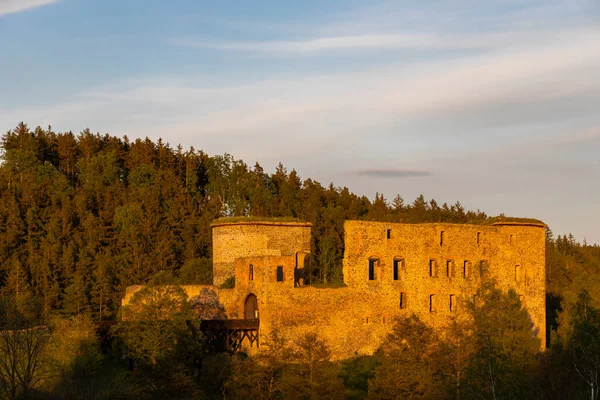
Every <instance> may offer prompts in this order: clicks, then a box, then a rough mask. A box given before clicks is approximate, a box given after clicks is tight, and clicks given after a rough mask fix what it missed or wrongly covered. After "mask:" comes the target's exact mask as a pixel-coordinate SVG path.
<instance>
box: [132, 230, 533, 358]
mask: <svg viewBox="0 0 600 400" xmlns="http://www.w3.org/2000/svg"><path fill="white" fill-rule="evenodd" d="M544 228H545V225H543V224H541V223H517V222H498V223H495V224H493V225H458V224H392V223H383V222H366V221H346V223H345V224H344V232H345V234H344V241H345V255H344V261H343V273H344V283H345V284H346V286H345V287H340V288H315V287H311V286H303V285H301V283H302V280H301V279H299V276H301V274H299V271H301V270H302V268H303V260H304V256H305V254H306V253H308V251H309V249H310V225H309V224H305V223H280V222H277V223H276V222H241V223H240V222H238V223H217V224H215V225H214V226H213V254H214V265H213V268H214V276H215V285H217V284H218V282H223V281H224V280H225V279H226V278H227V277H228V276H231V275H235V287H234V288H232V289H218V288H216V287H211V288H212V289H213V290H215V291H216V292H217V293H218V296H219V299H220V301H221V302H222V303H223V305H224V306H225V310H226V312H227V315H228V317H229V318H234V319H235V318H244V317H245V302H246V299H247V298H248V296H249V295H251V294H252V295H254V296H256V299H257V301H258V316H259V318H260V337H261V341H264V340H265V339H266V338H267V337H268V335H269V333H270V332H272V331H273V330H274V329H277V330H278V331H280V333H281V334H283V335H285V336H286V337H287V338H289V339H292V340H293V339H294V338H295V337H297V336H298V335H301V334H302V333H304V332H317V333H318V335H319V336H320V337H321V338H322V339H323V340H325V341H326V342H327V344H328V345H329V346H330V347H331V349H332V354H333V355H334V357H335V358H345V357H351V356H353V355H355V354H372V353H373V352H374V351H375V350H376V349H377V347H378V346H379V344H380V343H381V341H382V339H383V338H384V337H385V335H386V334H387V333H389V331H390V329H391V326H392V323H393V318H394V317H396V316H398V315H402V314H406V315H408V314H410V313H413V312H414V313H416V314H417V315H419V316H420V317H421V318H422V319H423V320H425V321H428V322H429V323H431V324H433V325H434V326H444V325H445V324H446V323H447V322H448V321H449V317H451V316H453V315H460V312H461V301H462V300H464V299H467V298H468V297H470V296H472V295H473V293H474V292H475V290H476V289H477V287H478V285H479V282H480V271H481V270H482V268H483V270H485V271H487V272H486V273H487V274H489V275H490V276H493V277H494V278H496V280H497V282H498V283H499V285H500V286H501V287H502V288H503V289H508V288H513V289H514V290H515V291H516V292H517V293H518V294H519V295H521V296H522V300H523V303H524V304H525V306H526V307H527V309H528V311H529V314H530V316H531V319H532V321H533V323H534V325H535V328H536V329H537V330H538V336H539V337H540V339H541V340H542V347H545V336H544V335H545V329H544V327H545V231H544ZM278 271H279V272H278ZM201 288H202V286H198V285H190V286H184V289H185V290H186V292H187V293H188V295H189V296H190V297H191V296H193V295H194V294H196V293H198V292H199V291H200V290H201ZM135 290H137V289H135V288H130V289H128V292H127V296H126V298H125V299H124V300H123V304H124V305H125V304H127V303H128V301H129V298H130V297H131V295H132V293H133V292H134V291H135ZM252 350H253V351H256V350H255V349H252Z"/></svg>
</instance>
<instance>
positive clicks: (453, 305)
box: [450, 294, 456, 312]
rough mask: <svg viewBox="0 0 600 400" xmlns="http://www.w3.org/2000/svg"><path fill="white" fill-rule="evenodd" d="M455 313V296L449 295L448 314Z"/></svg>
mask: <svg viewBox="0 0 600 400" xmlns="http://www.w3.org/2000/svg"><path fill="white" fill-rule="evenodd" d="M454 311H456V296H455V295H453V294H451V295H450V312H454Z"/></svg>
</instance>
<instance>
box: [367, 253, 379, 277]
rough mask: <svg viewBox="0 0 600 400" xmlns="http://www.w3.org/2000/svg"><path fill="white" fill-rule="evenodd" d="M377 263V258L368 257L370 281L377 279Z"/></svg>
mask: <svg viewBox="0 0 600 400" xmlns="http://www.w3.org/2000/svg"><path fill="white" fill-rule="evenodd" d="M377 263H379V259H378V258H369V280H370V281H374V280H377Z"/></svg>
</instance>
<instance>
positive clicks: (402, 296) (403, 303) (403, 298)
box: [400, 292, 406, 310]
mask: <svg viewBox="0 0 600 400" xmlns="http://www.w3.org/2000/svg"><path fill="white" fill-rule="evenodd" d="M405 308H406V293H404V292H402V293H400V309H401V310H404V309H405Z"/></svg>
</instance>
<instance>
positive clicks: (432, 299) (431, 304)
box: [429, 294, 436, 312]
mask: <svg viewBox="0 0 600 400" xmlns="http://www.w3.org/2000/svg"><path fill="white" fill-rule="evenodd" d="M435 306H436V304H435V294H432V295H430V296H429V312H435V309H436V307H435Z"/></svg>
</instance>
